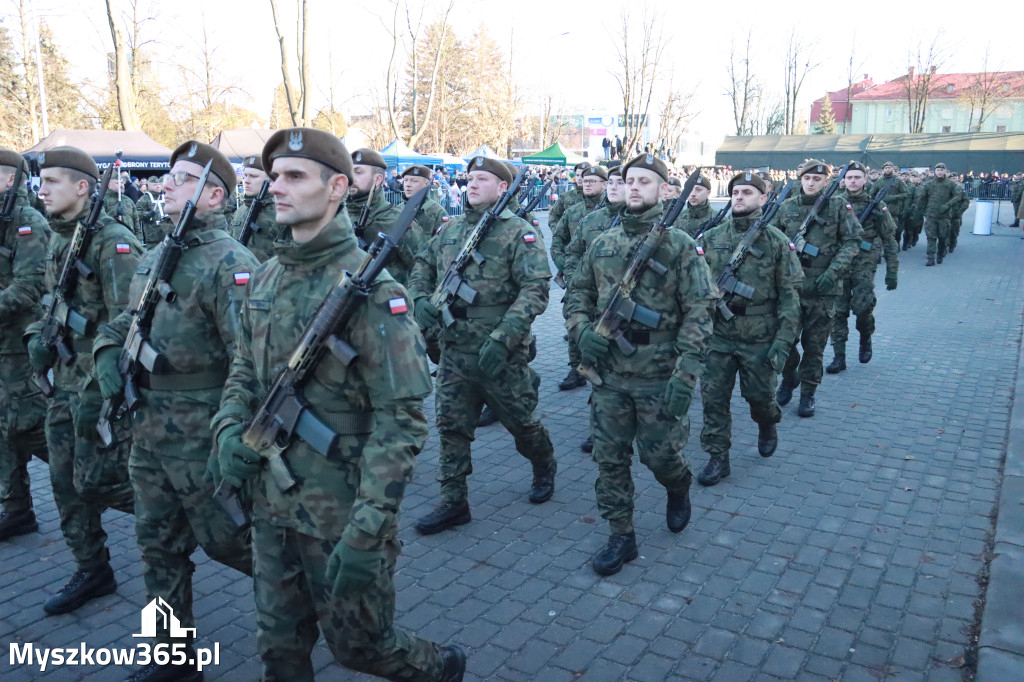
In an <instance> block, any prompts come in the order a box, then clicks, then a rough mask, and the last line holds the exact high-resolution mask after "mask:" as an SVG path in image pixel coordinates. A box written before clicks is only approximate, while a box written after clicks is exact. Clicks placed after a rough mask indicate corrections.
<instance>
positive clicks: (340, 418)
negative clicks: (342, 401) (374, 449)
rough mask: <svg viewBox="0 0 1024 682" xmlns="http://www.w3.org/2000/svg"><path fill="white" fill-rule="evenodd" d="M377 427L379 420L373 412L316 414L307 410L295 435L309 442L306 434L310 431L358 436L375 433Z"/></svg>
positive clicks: (300, 418) (296, 428) (300, 419)
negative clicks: (325, 430)
mask: <svg viewBox="0 0 1024 682" xmlns="http://www.w3.org/2000/svg"><path fill="white" fill-rule="evenodd" d="M376 426H377V418H376V417H375V416H374V414H373V412H320V413H318V414H314V413H313V410H311V409H305V410H303V411H302V416H301V417H299V421H298V423H297V424H296V425H295V433H297V434H299V436H301V437H302V438H303V440H309V439H308V438H306V437H305V436H304V434H306V433H309V430H310V429H311V428H312V429H313V430H320V429H323V428H327V429H329V430H331V431H333V432H334V433H335V434H336V435H338V436H356V435H360V434H367V433H373V429H374V427H376Z"/></svg>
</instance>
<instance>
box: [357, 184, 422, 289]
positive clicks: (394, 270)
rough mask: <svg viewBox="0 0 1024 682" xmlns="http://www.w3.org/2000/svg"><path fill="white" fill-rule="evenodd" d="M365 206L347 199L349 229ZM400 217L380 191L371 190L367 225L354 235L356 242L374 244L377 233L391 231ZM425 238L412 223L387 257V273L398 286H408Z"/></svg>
mask: <svg viewBox="0 0 1024 682" xmlns="http://www.w3.org/2000/svg"><path fill="white" fill-rule="evenodd" d="M365 205H366V200H365V199H364V200H362V201H356V200H354V199H352V198H349V199H348V200H347V201H346V203H345V207H346V209H348V216H349V218H350V219H351V224H352V225H354V226H358V224H359V218H360V216H361V215H362V213H363V206H365ZM401 213H402V209H400V208H398V207H397V206H393V205H392V204H390V203H389V202H388V200H387V198H385V196H384V190H383V188H378V189H376V190H374V192H373V198H372V199H371V203H370V215H369V219H368V220H367V221H366V225H364V226H363V229H362V231H361V232H360V231H359V230H357V231H356V233H355V234H356V238H357V239H362V240H363V241H364V242H365V243H366V244H367V245H369V244H372V243H373V240H374V239H376V238H377V233H378V232H385V233H386V232H387V231H388V230H390V229H391V226H392V225H394V224H395V221H396V220H398V216H399V215H401ZM427 238H428V235H427V234H425V233H424V232H423V230H422V229H421V227H420V225H419V223H417V222H416V221H413V223H412V225H410V226H409V231H408V232H406V233H405V236H404V237H402V242H401V243H400V244H399V245H398V248H397V249H396V250H395V251H394V252H393V253H392V255H391V256H390V258H389V260H388V266H387V268H388V273H390V274H391V276H392V277H394V278H395V281H396V282H398V283H399V284H402V285H406V284H408V283H409V275H410V274H411V273H412V269H413V266H414V265H415V264H416V254H417V253H418V252H419V250H420V249H421V248H423V244H424V242H425V241H426V240H427Z"/></svg>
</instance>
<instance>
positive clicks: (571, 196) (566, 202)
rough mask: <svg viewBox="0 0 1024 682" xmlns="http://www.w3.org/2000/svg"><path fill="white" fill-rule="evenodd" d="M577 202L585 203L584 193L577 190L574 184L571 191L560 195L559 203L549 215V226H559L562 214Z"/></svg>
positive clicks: (557, 202) (556, 203) (568, 190)
mask: <svg viewBox="0 0 1024 682" xmlns="http://www.w3.org/2000/svg"><path fill="white" fill-rule="evenodd" d="M577 201H583V192H581V191H580V190H579V189H577V188H576V185H575V183H573V184H571V185H570V187H569V189H567V190H565V192H563V193H562V194H560V195H559V197H558V201H556V202H555V205H554V206H552V207H551V211H550V212H549V213H548V225H557V224H558V221H559V220H561V219H562V214H563V213H565V212H566V210H568V208H569V207H570V206H572V205H573V204H575V203H576V202H577Z"/></svg>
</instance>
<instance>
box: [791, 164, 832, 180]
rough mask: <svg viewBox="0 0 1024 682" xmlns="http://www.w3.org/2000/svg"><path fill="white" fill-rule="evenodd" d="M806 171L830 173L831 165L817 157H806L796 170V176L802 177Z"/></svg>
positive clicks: (819, 173)
mask: <svg viewBox="0 0 1024 682" xmlns="http://www.w3.org/2000/svg"><path fill="white" fill-rule="evenodd" d="M808 173H814V174H815V175H831V174H832V166H830V165H828V164H827V163H825V162H824V161H819V160H818V159H807V160H806V161H804V162H803V163H802V164H801V165H800V167H799V168H798V169H797V171H796V176H797V177H798V178H802V177H803V176H805V175H807V174H808Z"/></svg>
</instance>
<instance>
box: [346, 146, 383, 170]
mask: <svg viewBox="0 0 1024 682" xmlns="http://www.w3.org/2000/svg"><path fill="white" fill-rule="evenodd" d="M352 163H353V164H358V165H360V166H376V167H377V168H380V169H382V170H387V169H388V162H387V161H385V160H384V157H383V156H381V155H380V152H375V151H373V150H372V149H367V148H366V147H360V148H359V149H357V150H355V151H354V152H352Z"/></svg>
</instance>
